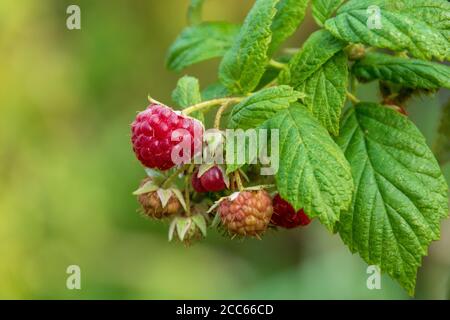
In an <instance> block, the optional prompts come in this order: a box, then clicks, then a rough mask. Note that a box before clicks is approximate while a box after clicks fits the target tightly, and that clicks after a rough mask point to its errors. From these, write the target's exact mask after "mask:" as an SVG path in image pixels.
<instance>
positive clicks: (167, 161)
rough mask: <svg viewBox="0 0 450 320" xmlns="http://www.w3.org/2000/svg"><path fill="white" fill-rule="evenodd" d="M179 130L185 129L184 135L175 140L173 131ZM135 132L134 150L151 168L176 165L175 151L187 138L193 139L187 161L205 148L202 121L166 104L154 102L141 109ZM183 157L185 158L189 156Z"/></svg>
mask: <svg viewBox="0 0 450 320" xmlns="http://www.w3.org/2000/svg"><path fill="white" fill-rule="evenodd" d="M177 129H185V131H184V133H182V134H181V135H180V136H174V138H176V139H172V134H173V133H174V131H175V130H177ZM131 131H132V137H131V141H132V143H133V150H134V153H135V154H136V157H137V158H138V159H139V161H140V162H141V163H142V164H143V165H144V166H146V167H148V168H157V169H160V170H168V169H170V168H172V167H174V166H175V163H174V162H173V159H172V156H171V155H172V150H173V148H174V147H175V146H176V145H178V144H179V143H180V142H181V141H187V140H184V139H187V138H190V139H191V140H190V141H191V154H190V155H191V157H190V158H189V159H183V161H184V162H187V160H190V159H191V158H192V157H193V156H194V154H196V153H197V152H199V151H200V150H201V142H202V136H203V126H202V124H201V123H200V122H199V121H197V120H195V119H193V118H189V117H185V116H181V115H179V114H177V113H175V112H174V111H173V110H172V109H170V108H169V107H166V106H163V105H159V104H151V105H149V106H148V108H147V109H146V110H144V111H142V112H140V113H139V114H138V115H137V116H136V120H135V121H134V122H133V124H132V125H131ZM180 133H181V132H180ZM172 140H175V141H172ZM194 146H195V148H194ZM180 156H181V155H180ZM182 156H183V158H185V155H182ZM186 158H187V155H186ZM177 164H179V163H177Z"/></svg>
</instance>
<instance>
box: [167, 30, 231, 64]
mask: <svg viewBox="0 0 450 320" xmlns="http://www.w3.org/2000/svg"><path fill="white" fill-rule="evenodd" d="M238 33H239V25H236V24H231V23H227V22H203V23H201V24H198V25H195V26H191V27H188V28H186V29H184V30H183V31H182V32H181V34H180V35H179V36H178V38H177V39H176V40H175V42H174V43H173V44H172V45H171V47H170V48H169V52H168V55H167V61H166V65H167V67H168V68H169V69H170V70H175V71H180V70H182V69H184V68H186V67H187V66H190V65H193V64H195V63H198V62H201V61H204V60H208V59H212V58H217V57H221V56H223V55H224V54H225V52H227V51H228V49H229V48H230V47H231V45H232V44H233V42H234V40H235V38H236V36H237V34H238Z"/></svg>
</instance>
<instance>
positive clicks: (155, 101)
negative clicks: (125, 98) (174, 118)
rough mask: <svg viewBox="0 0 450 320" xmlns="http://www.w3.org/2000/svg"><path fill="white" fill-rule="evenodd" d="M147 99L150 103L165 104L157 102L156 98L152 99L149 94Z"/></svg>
mask: <svg viewBox="0 0 450 320" xmlns="http://www.w3.org/2000/svg"><path fill="white" fill-rule="evenodd" d="M148 101H149V102H151V103H154V104H159V105H163V106H165V104H164V103H162V102H159V101H158V100H155V99H153V98H152V97H150V95H148Z"/></svg>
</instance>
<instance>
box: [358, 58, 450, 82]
mask: <svg viewBox="0 0 450 320" xmlns="http://www.w3.org/2000/svg"><path fill="white" fill-rule="evenodd" d="M352 72H353V73H354V74H355V75H356V76H357V77H358V78H359V79H361V80H364V81H371V80H376V79H380V80H385V81H389V82H391V83H396V84H400V85H402V86H403V87H408V88H413V89H416V88H421V89H439V88H441V87H445V88H450V67H449V66H447V65H444V64H439V63H435V62H430V61H424V60H418V59H407V58H402V57H394V56H391V55H388V54H383V53H374V52H369V53H367V54H366V56H365V57H364V58H363V59H362V60H359V61H358V62H356V63H355V64H354V65H353V68H352Z"/></svg>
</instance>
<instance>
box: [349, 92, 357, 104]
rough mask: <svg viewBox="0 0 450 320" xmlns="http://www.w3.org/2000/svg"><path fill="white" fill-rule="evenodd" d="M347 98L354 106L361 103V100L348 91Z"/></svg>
mask: <svg viewBox="0 0 450 320" xmlns="http://www.w3.org/2000/svg"><path fill="white" fill-rule="evenodd" d="M347 98H348V99H349V100H350V101H351V102H352V103H353V104H356V103H359V102H360V100H359V99H358V98H357V97H355V96H354V95H353V94H351V93H350V92H348V91H347Z"/></svg>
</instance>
